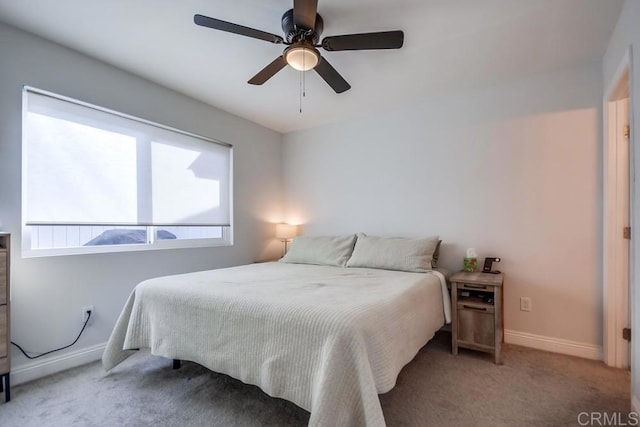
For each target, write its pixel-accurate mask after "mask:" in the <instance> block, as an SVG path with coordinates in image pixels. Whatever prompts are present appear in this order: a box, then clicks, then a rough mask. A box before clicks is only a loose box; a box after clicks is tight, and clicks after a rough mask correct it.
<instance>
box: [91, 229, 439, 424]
mask: <svg viewBox="0 0 640 427" xmlns="http://www.w3.org/2000/svg"><path fill="white" fill-rule="evenodd" d="M294 244H295V241H294ZM294 246H295V245H292V247H291V251H293V252H294V253H300V251H295V250H294ZM291 251H290V252H291ZM351 251H354V249H353V244H352V245H351V250H350V251H349V260H347V261H342V260H341V261H340V263H339V264H342V265H312V264H308V263H300V262H286V257H285V262H273V263H257V264H251V265H246V266H239V267H231V268H224V269H218V270H209V271H201V272H194V273H187V274H181V275H174V276H165V277H159V278H155V279H150V280H147V281H144V282H142V283H140V284H139V285H138V286H137V287H136V288H135V289H134V291H133V292H132V293H131V295H130V296H129V299H128V301H127V302H126V304H125V306H124V308H123V310H122V313H121V315H120V317H119V319H118V321H117V322H116V325H115V327H114V330H113V332H112V334H111V337H110V339H109V341H108V343H107V346H106V349H105V352H104V355H103V366H104V368H105V369H106V370H111V369H113V368H114V367H116V366H117V365H118V364H119V363H120V362H122V361H123V360H125V359H126V358H127V357H128V356H129V355H131V354H132V353H134V352H135V350H136V349H140V348H150V349H151V353H152V354H154V355H157V356H162V357H166V358H170V359H178V360H189V361H193V362H196V363H198V364H201V365H203V366H205V367H207V368H209V369H211V370H213V371H216V372H220V373H224V374H227V375H230V376H232V377H234V378H236V379H239V380H241V381H243V382H245V383H247V384H253V385H256V386H258V387H260V388H261V389H262V390H263V391H264V392H265V393H267V394H269V395H270V396H273V397H280V398H283V399H286V400H289V401H291V402H293V403H295V404H296V405H298V406H300V407H302V408H304V409H306V410H307V411H309V412H310V414H311V415H310V420H309V425H310V426H358V425H366V426H384V425H385V421H384V416H383V413H382V408H381V406H380V401H379V399H378V394H380V393H386V392H388V391H389V390H391V389H392V388H393V387H394V386H395V382H396V379H397V376H398V374H399V372H400V370H401V369H402V367H403V366H405V365H406V364H407V363H409V362H410V361H411V360H412V359H413V358H414V356H415V355H416V354H417V352H418V350H419V349H420V348H422V347H423V346H424V345H425V344H426V343H427V341H428V340H429V339H431V338H432V337H433V335H434V334H435V332H436V331H437V330H438V329H439V328H440V327H441V326H442V325H443V324H444V323H445V322H448V321H450V305H449V299H448V298H449V297H448V292H447V289H446V280H445V277H444V276H443V275H442V274H441V273H439V272H437V271H434V270H431V269H429V270H425V271H424V272H407V271H392V270H386V269H380V268H362V267H357V266H355V265H356V264H357V263H352V265H348V264H349V261H350V260H351V259H352V256H351ZM353 255H355V251H354V254H353ZM294 259H295V257H294ZM313 259H314V260H315V259H317V257H315V258H313ZM289 261H291V258H290V260H289Z"/></svg>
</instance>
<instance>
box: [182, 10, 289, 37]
mask: <svg viewBox="0 0 640 427" xmlns="http://www.w3.org/2000/svg"><path fill="white" fill-rule="evenodd" d="M193 22H195V23H196V24H197V25H200V26H203V27H208V28H213V29H214V30H220V31H226V32H228V33H233V34H239V35H241V36H247V37H252V38H254V39H260V40H265V41H268V42H271V43H276V44H280V43H284V40H283V39H282V37H280V36H277V35H275V34H271V33H267V32H265V31H260V30H256V29H255V28H249V27H245V26H242V25H238V24H232V23H231V22H227V21H221V20H220V19H216V18H210V17H208V16H204V15H194V16H193Z"/></svg>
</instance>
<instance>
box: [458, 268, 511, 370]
mask: <svg viewBox="0 0 640 427" xmlns="http://www.w3.org/2000/svg"><path fill="white" fill-rule="evenodd" d="M449 281H450V282H451V308H452V310H451V311H452V322H451V352H452V353H453V354H458V348H461V347H462V348H469V349H472V350H479V351H484V352H487V353H493V354H494V361H495V363H496V364H498V365H501V364H502V354H501V350H502V340H503V337H504V329H503V325H502V298H503V297H502V284H503V281H504V276H503V274H502V273H500V274H490V273H479V272H478V273H468V272H465V271H461V272H458V273H455V274H454V275H453V276H451V278H450V279H449Z"/></svg>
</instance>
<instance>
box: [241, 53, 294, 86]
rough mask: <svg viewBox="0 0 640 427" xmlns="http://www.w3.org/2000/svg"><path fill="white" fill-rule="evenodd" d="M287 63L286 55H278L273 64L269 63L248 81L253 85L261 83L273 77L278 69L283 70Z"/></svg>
mask: <svg viewBox="0 0 640 427" xmlns="http://www.w3.org/2000/svg"><path fill="white" fill-rule="evenodd" d="M285 65H287V61H285V60H284V57H282V56H278V57H277V58H276V59H274V60H273V61H272V62H271V64H269V65H267V66H266V67H264V68H263V69H262V70H260V72H258V74H256V75H255V76H253V77H251V80H249V81H248V83H249V84H251V85H261V84H263V83H264V82H266V81H267V80H269V79H270V78H271V77H273V76H274V75H275V74H276V73H277V72H278V71H280V70H282V69H283V68H284V66H285Z"/></svg>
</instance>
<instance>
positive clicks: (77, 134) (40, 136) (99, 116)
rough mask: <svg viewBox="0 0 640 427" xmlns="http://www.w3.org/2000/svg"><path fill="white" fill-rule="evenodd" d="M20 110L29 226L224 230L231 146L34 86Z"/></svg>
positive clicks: (27, 89) (229, 198) (228, 203)
mask: <svg viewBox="0 0 640 427" xmlns="http://www.w3.org/2000/svg"><path fill="white" fill-rule="evenodd" d="M23 109H24V110H23V132H24V135H23V137H24V138H23V139H24V141H25V142H24V145H23V149H24V150H25V152H24V153H23V185H24V186H25V189H24V190H23V194H24V200H23V202H24V217H25V221H26V223H27V225H50V224H53V225H88V224H92V225H101V224H109V225H175V226H182V225H184V226H229V225H230V223H231V201H232V147H231V146H230V145H228V144H224V143H221V142H218V141H214V140H211V139H208V138H204V137H201V136H197V135H194V134H191V133H187V132H183V131H180V130H177V129H173V128H169V127H166V126H163V125H159V124H156V123H153V122H150V121H146V120H143V119H139V118H136V117H133V116H129V115H125V114H122V113H118V112H115V111H111V110H107V109H104V108H101V107H97V106H94V105H91V104H87V103H84V102H80V101H76V100H73V99H70V98H66V97H61V96H58V95H55V94H51V93H48V92H45V91H40V90H38V89H34V88H30V87H25V89H24V91H23Z"/></svg>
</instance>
